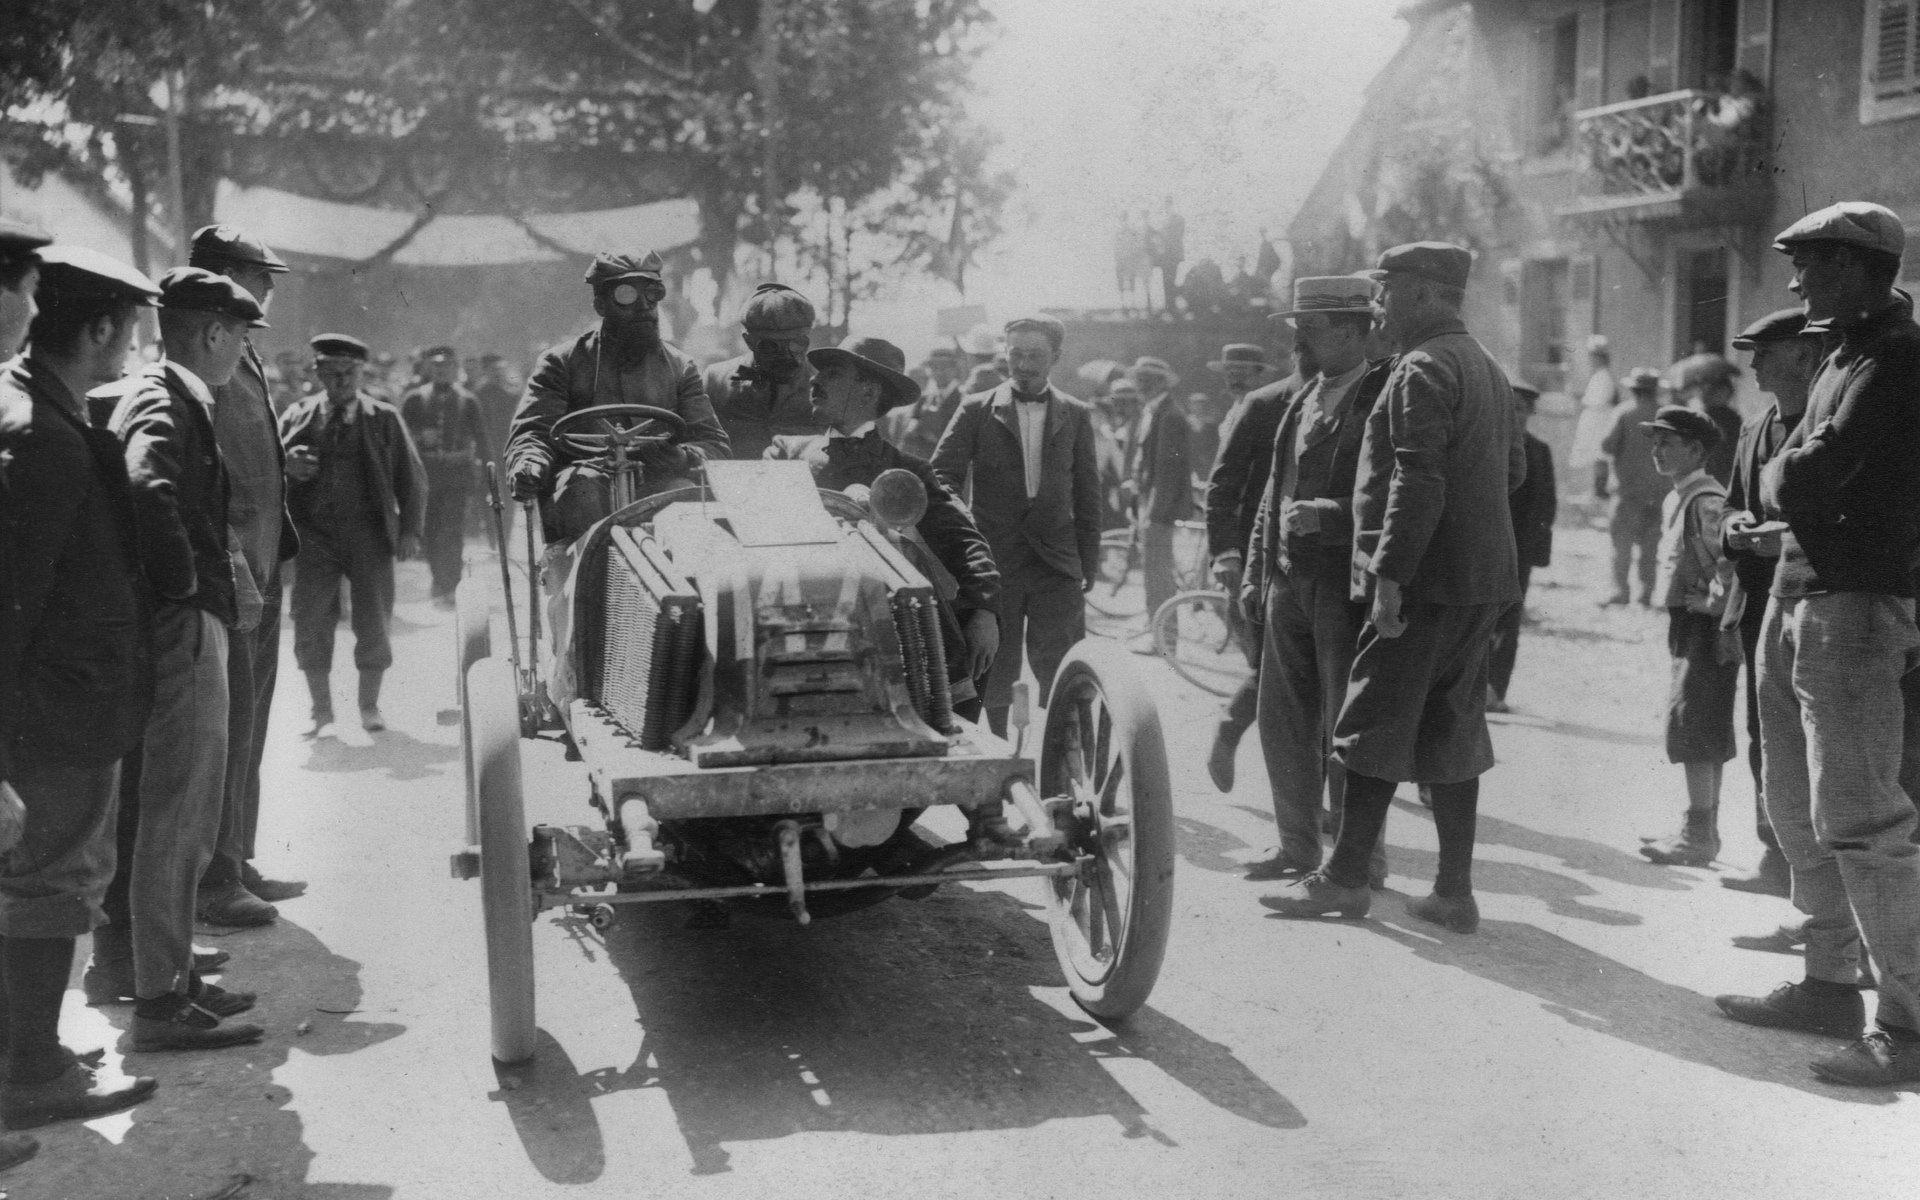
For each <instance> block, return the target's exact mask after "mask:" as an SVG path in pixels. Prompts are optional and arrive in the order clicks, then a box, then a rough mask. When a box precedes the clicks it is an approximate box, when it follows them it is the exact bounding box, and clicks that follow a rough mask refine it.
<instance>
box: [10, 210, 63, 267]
mask: <svg viewBox="0 0 1920 1200" xmlns="http://www.w3.org/2000/svg"><path fill="white" fill-rule="evenodd" d="M51 245H53V235H52V234H50V233H48V232H47V231H46V230H44V229H42V228H40V227H39V226H37V225H29V224H27V223H26V222H25V221H16V220H14V219H13V218H12V217H0V262H4V261H6V260H8V259H12V258H23V257H25V256H26V255H29V254H32V253H33V252H34V251H36V250H38V249H40V247H42V246H51Z"/></svg>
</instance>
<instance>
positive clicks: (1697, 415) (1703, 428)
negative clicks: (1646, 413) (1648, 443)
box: [1640, 404, 1720, 446]
mask: <svg viewBox="0 0 1920 1200" xmlns="http://www.w3.org/2000/svg"><path fill="white" fill-rule="evenodd" d="M1640 428H1642V429H1645V430H1647V431H1649V432H1652V431H1653V430H1656V429H1658V430H1661V431H1663V432H1666V433H1671V434H1673V435H1675V436H1676V437H1683V438H1686V439H1687V440H1688V441H1690V442H1699V443H1700V444H1701V445H1702V446H1711V445H1714V444H1715V443H1717V442H1718V441H1719V440H1720V427H1719V426H1718V425H1715V424H1714V423H1713V418H1712V417H1709V416H1708V415H1707V414H1705V413H1703V412H1699V411H1697V410H1695V409H1691V408H1688V407H1686V406H1685V405H1681V404H1663V405H1661V406H1660V409H1659V411H1658V412H1656V413H1654V414H1653V420H1651V421H1641V422H1640Z"/></svg>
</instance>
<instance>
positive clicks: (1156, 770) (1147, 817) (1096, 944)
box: [1040, 641, 1174, 1021]
mask: <svg viewBox="0 0 1920 1200" xmlns="http://www.w3.org/2000/svg"><path fill="white" fill-rule="evenodd" d="M1040 785H1041V790H1042V792H1043V794H1045V795H1047V796H1064V797H1067V798H1068V799H1070V800H1072V801H1073V817H1072V819H1071V821H1070V823H1069V824H1070V835H1069V848H1070V850H1071V851H1072V852H1073V853H1075V854H1076V855H1085V856H1088V857H1090V858H1091V860H1092V861H1091V863H1090V865H1089V866H1088V867H1087V869H1085V870H1083V871H1081V872H1080V873H1079V874H1078V875H1074V876H1064V877H1059V878H1055V879H1052V880H1049V881H1048V884H1047V896H1048V900H1049V902H1050V905H1051V907H1052V915H1053V922H1052V924H1053V949H1054V953H1055V954H1056V955H1057V956H1058V957H1059V959H1060V966H1061V969H1062V970H1064V971H1065V972H1066V976H1067V985H1068V986H1069V987H1070V988H1071V989H1072V991H1073V998H1074V1000H1075V1001H1077V1002H1078V1003H1079V1005H1080V1007H1082V1008H1084V1009H1086V1010H1087V1012H1089V1013H1091V1014H1092V1015H1093V1016H1095V1017H1098V1018H1100V1019H1101V1020H1103V1021H1119V1020H1123V1019H1125V1018H1126V1017H1128V1016H1130V1015H1132V1014H1133V1013H1134V1012H1135V1011H1136V1010H1138V1009H1139V1008H1140V1006H1141V1005H1143V1004H1145V1003H1146V1002H1147V996H1148V994H1149V993H1150V992H1152V990H1153V984H1154V981H1155V980H1156V979H1157V978H1158V977H1159V974H1160V963H1161V960H1162V959H1163V958H1164V957H1165V955H1166V949H1167V930H1168V926H1169V924H1170V923H1171V920H1172V916H1173V861H1174V842H1173V789H1172V786H1171V783H1170V782H1169V779H1168V775H1167V751H1166V744H1165V742H1164V741H1163V740H1162V738H1161V734H1160V716H1159V713H1158V712H1157V711H1156V710H1155V708H1154V704H1153V699H1152V697H1151V696H1150V695H1149V694H1148V692H1147V690H1146V688H1145V687H1144V686H1143V685H1142V684H1141V683H1140V682H1139V680H1138V679H1137V678H1136V677H1135V672H1134V668H1133V663H1132V660H1131V659H1130V658H1129V657H1128V656H1127V654H1126V653H1125V652H1124V651H1123V650H1121V649H1120V648H1119V647H1117V646H1114V645H1113V644H1111V643H1105V642H1089V641H1082V642H1081V643H1080V644H1079V645H1077V646H1075V647H1074V648H1073V650H1072V651H1071V652H1070V653H1069V654H1068V655H1067V659H1066V661H1065V662H1064V663H1063V664H1061V667H1060V673H1059V675H1058V676H1057V677H1056V678H1055V680H1054V685H1053V695H1052V698H1051V699H1050V701H1049V702H1048V705H1047V720H1046V727H1045V731H1044V734H1043V737H1042V741H1041V747H1040Z"/></svg>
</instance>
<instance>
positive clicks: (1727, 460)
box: [1701, 404, 1741, 486]
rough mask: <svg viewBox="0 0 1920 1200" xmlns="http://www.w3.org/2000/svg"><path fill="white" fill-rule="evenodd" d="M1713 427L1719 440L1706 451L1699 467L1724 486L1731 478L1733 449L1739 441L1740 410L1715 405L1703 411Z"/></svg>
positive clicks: (1728, 406)
mask: <svg viewBox="0 0 1920 1200" xmlns="http://www.w3.org/2000/svg"><path fill="white" fill-rule="evenodd" d="M1703 411H1704V412H1705V413H1706V414H1707V419H1708V420H1709V421H1712V422H1713V427H1714V428H1715V429H1718V430H1719V431H1720V440H1719V441H1717V442H1715V443H1714V444H1713V445H1712V446H1711V447H1709V448H1708V450H1707V459H1706V461H1705V462H1704V463H1702V464H1701V465H1702V466H1704V467H1705V468H1706V471H1707V474H1709V475H1711V476H1713V477H1714V478H1715V479H1717V480H1719V481H1720V483H1721V485H1722V486H1725V484H1726V482H1727V480H1728V479H1730V478H1731V477H1732V476H1733V459H1734V449H1735V446H1736V444H1737V443H1738V442H1739V441H1740V430H1741V424H1740V410H1738V409H1736V408H1735V407H1733V405H1731V404H1716V405H1713V406H1711V407H1709V408H1706V409H1704V410H1703Z"/></svg>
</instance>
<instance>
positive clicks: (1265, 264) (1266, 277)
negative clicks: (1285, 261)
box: [1253, 229, 1280, 296]
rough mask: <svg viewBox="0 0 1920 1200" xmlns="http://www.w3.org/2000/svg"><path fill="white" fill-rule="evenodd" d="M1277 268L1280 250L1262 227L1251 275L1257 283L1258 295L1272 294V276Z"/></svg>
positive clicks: (1278, 268)
mask: <svg viewBox="0 0 1920 1200" xmlns="http://www.w3.org/2000/svg"><path fill="white" fill-rule="evenodd" d="M1279 270H1280V250H1279V248H1278V247H1276V246H1275V245H1274V244H1273V239H1272V238H1270V237H1268V236H1267V231H1266V230H1265V229H1262V230H1261V231H1260V249H1259V250H1258V251H1257V252H1255V254H1254V256H1253V277H1254V281H1255V282H1256V283H1257V284H1258V285H1259V295H1262V296H1271V295H1273V277H1274V274H1275V273H1276V272H1278V271H1279Z"/></svg>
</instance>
